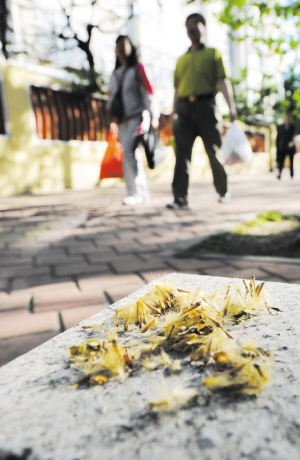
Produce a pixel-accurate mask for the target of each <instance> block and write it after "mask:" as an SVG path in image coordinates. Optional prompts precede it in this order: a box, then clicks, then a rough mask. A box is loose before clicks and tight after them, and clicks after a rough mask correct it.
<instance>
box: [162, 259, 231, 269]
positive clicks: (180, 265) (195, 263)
mask: <svg viewBox="0 0 300 460" xmlns="http://www.w3.org/2000/svg"><path fill="white" fill-rule="evenodd" d="M167 261H168V264H169V265H170V266H171V267H174V268H175V269H176V270H179V271H181V270H187V269H191V270H193V269H196V270H205V267H206V260H202V259H199V260H198V259H179V258H170V259H168V260H167ZM224 265H225V264H224V263H222V262H220V263H219V264H217V266H219V267H224Z"/></svg>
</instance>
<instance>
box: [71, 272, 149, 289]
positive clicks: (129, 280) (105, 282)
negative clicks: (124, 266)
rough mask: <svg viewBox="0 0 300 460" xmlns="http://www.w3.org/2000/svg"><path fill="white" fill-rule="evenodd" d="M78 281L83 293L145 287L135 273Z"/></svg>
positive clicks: (79, 279)
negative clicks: (119, 287)
mask: <svg viewBox="0 0 300 460" xmlns="http://www.w3.org/2000/svg"><path fill="white" fill-rule="evenodd" d="M77 281H78V285H79V287H80V289H81V291H90V290H91V291H92V290H95V289H99V290H101V291H103V290H107V289H108V288H111V287H114V286H126V285H129V284H131V285H132V284H139V285H140V286H139V287H143V286H144V285H145V283H144V282H143V280H141V278H140V277H139V276H138V275H135V274H133V273H130V274H126V275H114V274H111V275H99V276H94V277H87V278H78V280H77Z"/></svg>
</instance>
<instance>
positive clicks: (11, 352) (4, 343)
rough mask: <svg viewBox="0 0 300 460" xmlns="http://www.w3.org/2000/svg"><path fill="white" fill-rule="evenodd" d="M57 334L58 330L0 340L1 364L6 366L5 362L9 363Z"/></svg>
mask: <svg viewBox="0 0 300 460" xmlns="http://www.w3.org/2000/svg"><path fill="white" fill-rule="evenodd" d="M55 335H57V332H53V331H52V332H39V333H37V334H29V335H23V336H18V337H13V338H9V339H2V340H0V349H1V354H0V366H4V364H7V363H9V362H10V361H12V360H13V359H16V358H18V357H19V356H21V355H24V354H25V353H27V352H28V351H30V350H32V349H33V348H36V347H38V346H39V345H42V343H44V342H47V340H50V339H52V338H53V337H55Z"/></svg>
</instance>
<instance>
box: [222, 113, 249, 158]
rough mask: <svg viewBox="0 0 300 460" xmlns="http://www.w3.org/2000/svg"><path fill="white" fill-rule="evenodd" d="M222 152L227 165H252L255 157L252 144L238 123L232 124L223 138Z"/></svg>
mask: <svg viewBox="0 0 300 460" xmlns="http://www.w3.org/2000/svg"><path fill="white" fill-rule="evenodd" d="M222 152H223V156H224V162H225V164H226V165H233V164H235V163H251V160H252V155H253V152H252V148H251V144H250V142H249V141H248V139H247V136H246V134H245V133H244V131H243V130H242V129H241V128H240V127H239V124H238V122H237V121H234V122H233V123H231V125H230V127H229V128H228V130H227V131H226V133H225V135H224V137H223V141H222Z"/></svg>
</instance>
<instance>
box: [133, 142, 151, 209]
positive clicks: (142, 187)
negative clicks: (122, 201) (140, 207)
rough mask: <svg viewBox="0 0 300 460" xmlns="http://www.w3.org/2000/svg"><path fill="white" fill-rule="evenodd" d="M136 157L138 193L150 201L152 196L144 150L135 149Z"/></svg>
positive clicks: (143, 198)
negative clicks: (143, 155)
mask: <svg viewBox="0 0 300 460" xmlns="http://www.w3.org/2000/svg"><path fill="white" fill-rule="evenodd" d="M135 158H136V160H137V175H136V178H135V186H136V194H137V196H138V197H141V198H142V200H143V201H145V200H146V201H148V200H150V198H151V194H150V190H149V188H148V184H147V177H146V172H145V168H144V163H143V158H142V152H141V150H140V149H139V148H137V149H136V151H135Z"/></svg>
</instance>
